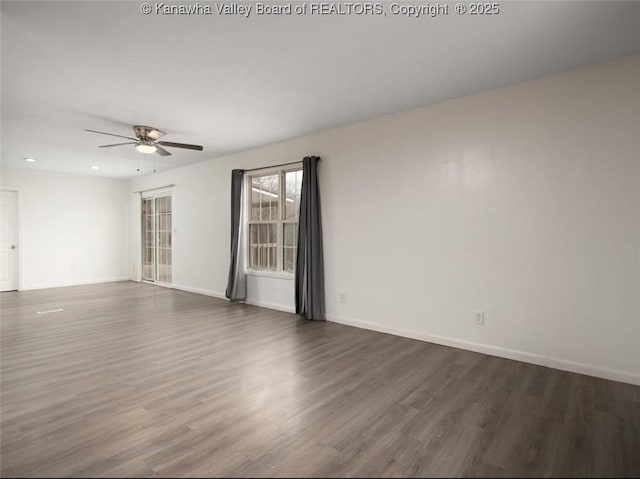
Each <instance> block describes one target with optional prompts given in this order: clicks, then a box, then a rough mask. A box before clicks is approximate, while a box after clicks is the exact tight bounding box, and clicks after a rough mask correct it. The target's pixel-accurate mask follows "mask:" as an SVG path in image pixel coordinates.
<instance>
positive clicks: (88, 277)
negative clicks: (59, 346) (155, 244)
mask: <svg viewBox="0 0 640 479" xmlns="http://www.w3.org/2000/svg"><path fill="white" fill-rule="evenodd" d="M2 188H8V189H17V190H18V210H19V213H18V221H19V224H20V226H19V248H20V251H19V258H20V270H21V273H20V278H19V281H20V289H37V288H48V287H55V286H68V285H75V284H85V283H95V282H102V281H116V280H126V279H129V277H130V264H131V260H130V256H129V241H130V230H129V215H130V212H129V209H130V202H129V198H130V182H129V181H128V180H112V179H102V178H94V177H89V176H75V175H66V174H57V173H45V172H36V171H29V170H26V169H9V168H3V169H2Z"/></svg>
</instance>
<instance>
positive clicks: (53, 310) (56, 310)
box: [36, 308, 64, 316]
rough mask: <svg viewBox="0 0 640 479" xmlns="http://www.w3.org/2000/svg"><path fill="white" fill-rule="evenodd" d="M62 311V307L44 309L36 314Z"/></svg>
mask: <svg viewBox="0 0 640 479" xmlns="http://www.w3.org/2000/svg"><path fill="white" fill-rule="evenodd" d="M63 311H64V309H62V308H58V309H48V310H46V311H38V312H37V313H36V314H37V315H38V316H40V315H41V314H51V313H61V312H63Z"/></svg>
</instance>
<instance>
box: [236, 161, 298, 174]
mask: <svg viewBox="0 0 640 479" xmlns="http://www.w3.org/2000/svg"><path fill="white" fill-rule="evenodd" d="M298 163H302V160H298V161H290V162H289V163H280V164H279V165H269V166H261V167H260V168H250V169H248V170H244V171H245V172H247V171H257V170H266V169H269V168H278V167H279V166H287V165H296V164H298Z"/></svg>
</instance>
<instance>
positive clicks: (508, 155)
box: [133, 55, 640, 384]
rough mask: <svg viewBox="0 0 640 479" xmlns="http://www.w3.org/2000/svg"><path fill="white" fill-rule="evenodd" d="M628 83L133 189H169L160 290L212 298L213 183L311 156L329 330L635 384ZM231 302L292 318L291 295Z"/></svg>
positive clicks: (400, 127) (215, 251) (636, 115)
mask: <svg viewBox="0 0 640 479" xmlns="http://www.w3.org/2000/svg"><path fill="white" fill-rule="evenodd" d="M638 85H640V56H639V55H635V56H632V57H627V58H623V59H619V60H616V61H613V62H608V63H604V64H599V65H594V66H590V67H586V68H581V69H578V70H573V71H569V72H565V73H561V74H557V75H552V76H548V77H545V78H542V79H538V80H534V81H529V82H523V83H518V84H514V85H510V86H506V87H502V88H498V89H494V90H490V91H486V92H482V93H479V94H475V95H471V96H467V97H463V98H458V99H453V100H449V101H445V102H442V103H438V104H434V105H429V106H425V107H422V108H418V109H415V110H411V111H407V112H402V113H398V114H395V115H389V116H385V117H381V118H377V119H374V120H370V121H366V122H361V123H357V124H353V125H349V126H345V127H342V128H338V129H333V130H328V131H324V132H320V133H316V134H313V135H309V136H305V137H301V138H297V139H294V140H290V141H287V142H283V143H279V144H274V145H270V146H267V147H263V148H259V149H256V150H251V151H247V152H243V153H239V154H235V155H230V156H227V157H224V158H216V159H212V160H209V161H206V162H203V163H201V164H198V165H194V166H188V167H185V168H181V169H177V170H173V171H169V172H164V173H160V174H157V175H155V176H153V177H147V178H142V179H140V180H135V181H134V182H133V188H134V189H138V188H141V187H145V186H158V185H160V184H165V183H176V185H177V187H176V192H177V194H178V195H179V200H178V201H177V202H176V208H175V210H176V216H175V218H176V224H177V225H178V229H179V233H178V237H176V241H175V250H174V251H175V254H174V258H175V273H174V274H175V280H176V283H178V284H179V285H181V286H182V287H187V288H191V289H192V290H198V291H202V292H208V293H210V294H214V295H221V294H222V293H223V291H224V288H225V284H226V277H227V268H228V256H229V221H230V220H229V179H230V169H231V168H234V167H243V168H252V167H256V166H268V165H273V164H277V163H283V162H289V161H295V160H299V159H301V158H302V157H303V156H306V155H311V154H316V155H319V156H320V157H322V161H321V164H320V182H321V184H320V189H321V194H322V200H323V220H324V234H325V261H326V263H325V269H326V293H327V310H328V316H329V319H331V320H334V321H339V322H343V323H347V324H354V325H358V326H363V327H368V328H372V329H377V330H381V331H388V332H392V333H396V334H401V335H406V336H410V337H416V338H421V339H426V340H429V341H434V342H439V343H444V344H451V345H455V346H459V347H463V348H467V349H473V350H478V351H483V352H488V353H492V354H496V355H499V356H504V357H512V358H517V359H523V360H525V361H530V362H534V363H539V364H546V365H550V366H554V367H559V368H562V369H569V370H573V371H578V372H585V373H588V374H593V375H596V376H602V377H609V378H614V379H620V380H624V381H628V382H634V383H637V384H640V195H639V191H640V187H639V186H638V185H639V184H640V158H639V156H638V155H639V152H640V129H639V126H640V95H639V91H638ZM310 94H312V93H310ZM249 288H250V298H249V299H250V300H251V301H253V302H257V303H261V304H264V305H271V306H275V307H279V308H281V309H285V310H288V309H290V308H291V307H292V304H293V283H292V282H291V281H287V280H275V279H270V278H260V277H253V278H251V279H250V282H249ZM340 293H344V294H345V295H346V303H345V304H341V303H339V301H338V297H339V294H340ZM476 310H482V311H485V312H486V325H485V326H483V327H480V326H474V325H473V316H474V311H476Z"/></svg>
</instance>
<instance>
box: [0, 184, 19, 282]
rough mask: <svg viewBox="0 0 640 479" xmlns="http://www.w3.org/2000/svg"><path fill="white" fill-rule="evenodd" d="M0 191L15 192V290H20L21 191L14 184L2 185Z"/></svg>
mask: <svg viewBox="0 0 640 479" xmlns="http://www.w3.org/2000/svg"><path fill="white" fill-rule="evenodd" d="M0 191H12V192H14V193H15V194H16V215H17V216H18V217H17V218H16V224H17V225H18V231H16V234H17V240H16V243H17V244H18V289H17V291H22V288H23V281H22V264H23V261H22V216H23V215H22V201H20V197H21V193H20V188H17V187H14V186H4V185H3V186H2V187H0Z"/></svg>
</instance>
